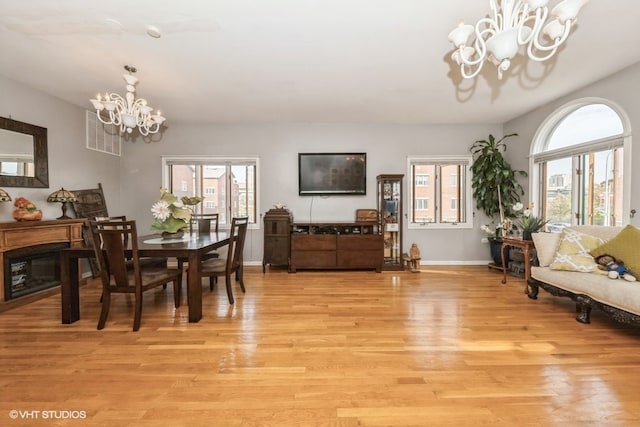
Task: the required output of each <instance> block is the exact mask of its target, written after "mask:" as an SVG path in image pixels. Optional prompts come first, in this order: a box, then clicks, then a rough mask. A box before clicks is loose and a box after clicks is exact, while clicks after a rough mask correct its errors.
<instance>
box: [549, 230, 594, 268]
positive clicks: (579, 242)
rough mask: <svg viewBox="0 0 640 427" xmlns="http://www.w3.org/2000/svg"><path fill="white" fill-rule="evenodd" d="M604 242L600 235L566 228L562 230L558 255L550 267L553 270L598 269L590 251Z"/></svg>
mask: <svg viewBox="0 0 640 427" xmlns="http://www.w3.org/2000/svg"><path fill="white" fill-rule="evenodd" d="M603 243H604V241H603V240H602V239H601V238H599V237H595V236H590V235H588V234H585V233H581V232H579V231H576V230H571V229H566V228H565V229H564V230H562V235H561V237H560V245H559V246H558V251H557V252H556V256H555V258H554V260H553V262H552V263H551V265H550V266H549V267H550V268H551V269H552V270H564V271H580V272H582V273H591V272H593V271H596V270H597V269H598V266H597V264H596V262H595V261H594V259H593V256H592V255H591V254H590V253H589V252H590V251H592V250H594V249H596V248H597V247H598V246H600V245H602V244H603Z"/></svg>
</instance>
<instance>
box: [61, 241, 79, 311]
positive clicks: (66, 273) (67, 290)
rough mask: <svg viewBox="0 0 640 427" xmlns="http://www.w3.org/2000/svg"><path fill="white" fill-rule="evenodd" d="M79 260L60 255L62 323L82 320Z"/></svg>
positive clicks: (63, 253)
mask: <svg viewBox="0 0 640 427" xmlns="http://www.w3.org/2000/svg"><path fill="white" fill-rule="evenodd" d="M79 262H80V259H79V258H76V257H70V256H69V254H67V253H65V251H62V252H61V254H60V281H61V284H60V297H61V298H60V299H61V301H62V323H65V324H68V323H73V322H75V321H77V320H80V279H79V274H80V270H79V268H78V264H79Z"/></svg>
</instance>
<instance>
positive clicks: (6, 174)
mask: <svg viewBox="0 0 640 427" xmlns="http://www.w3.org/2000/svg"><path fill="white" fill-rule="evenodd" d="M0 147H1V148H0V187H34V188H48V187H49V158H48V152H47V129H46V128H43V127H40V126H35V125H32V124H29V123H23V122H19V121H17V120H13V119H7V118H5V117H0Z"/></svg>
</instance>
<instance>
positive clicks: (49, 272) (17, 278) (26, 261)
mask: <svg viewBox="0 0 640 427" xmlns="http://www.w3.org/2000/svg"><path fill="white" fill-rule="evenodd" d="M68 247H69V244H68V243H48V244H44V245H37V246H29V247H26V248H20V249H14V250H11V251H8V252H5V254H4V266H3V270H4V299H5V301H9V300H12V299H15V298H19V297H22V296H25V295H29V294H33V293H35V292H39V291H42V290H44V289H49V288H53V287H54V286H58V285H59V284H60V252H59V251H60V250H61V249H64V248H68Z"/></svg>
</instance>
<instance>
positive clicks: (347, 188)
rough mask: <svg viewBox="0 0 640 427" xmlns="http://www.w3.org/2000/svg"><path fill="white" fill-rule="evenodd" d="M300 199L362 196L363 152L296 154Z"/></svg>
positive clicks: (364, 179)
mask: <svg viewBox="0 0 640 427" xmlns="http://www.w3.org/2000/svg"><path fill="white" fill-rule="evenodd" d="M298 194H299V195H301V196H333V195H346V196H349V195H351V196H353V195H366V194H367V154H366V153H298Z"/></svg>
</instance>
